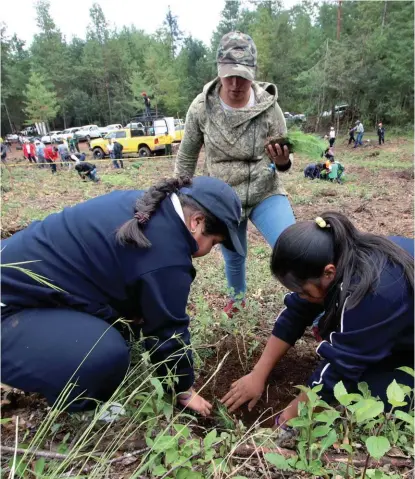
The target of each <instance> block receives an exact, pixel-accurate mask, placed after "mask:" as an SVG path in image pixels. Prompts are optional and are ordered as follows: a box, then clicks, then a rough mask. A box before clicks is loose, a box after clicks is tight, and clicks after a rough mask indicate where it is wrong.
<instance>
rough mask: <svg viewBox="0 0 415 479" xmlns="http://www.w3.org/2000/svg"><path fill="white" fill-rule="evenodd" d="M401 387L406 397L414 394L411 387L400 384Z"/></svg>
mask: <svg viewBox="0 0 415 479" xmlns="http://www.w3.org/2000/svg"><path fill="white" fill-rule="evenodd" d="M398 384H399V383H398ZM399 386H400V387H401V389H402V391H403V392H404V394H405V395H406V396H410V395H411V394H412V392H413V389H412V388H411V387H410V386H407V385H406V384H399Z"/></svg>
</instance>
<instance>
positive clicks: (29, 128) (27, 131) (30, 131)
mask: <svg viewBox="0 0 415 479" xmlns="http://www.w3.org/2000/svg"><path fill="white" fill-rule="evenodd" d="M36 133H37V130H36V127H35V126H27V127H26V128H24V129H23V130H22V135H25V136H31V135H36Z"/></svg>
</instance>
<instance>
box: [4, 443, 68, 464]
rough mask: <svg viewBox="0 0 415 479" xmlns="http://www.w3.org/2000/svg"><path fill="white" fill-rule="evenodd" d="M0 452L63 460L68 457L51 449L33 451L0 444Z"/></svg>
mask: <svg viewBox="0 0 415 479" xmlns="http://www.w3.org/2000/svg"><path fill="white" fill-rule="evenodd" d="M0 452H1V453H10V454H14V453H15V452H16V454H32V455H33V456H37V457H46V458H48V459H60V460H62V461H64V460H65V459H67V458H68V455H67V454H59V453H58V452H52V451H34V450H33V449H23V448H21V447H11V446H1V449H0Z"/></svg>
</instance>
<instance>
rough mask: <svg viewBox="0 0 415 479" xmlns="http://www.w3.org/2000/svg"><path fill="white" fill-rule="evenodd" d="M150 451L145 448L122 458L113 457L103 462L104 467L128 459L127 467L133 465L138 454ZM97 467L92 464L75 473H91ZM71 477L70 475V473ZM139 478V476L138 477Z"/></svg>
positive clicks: (137, 458)
mask: <svg viewBox="0 0 415 479" xmlns="http://www.w3.org/2000/svg"><path fill="white" fill-rule="evenodd" d="M149 450H150V447H146V448H144V449H138V450H137V451H132V452H128V453H127V454H123V455H122V456H119V457H114V458H113V459H110V460H109V461H106V462H105V465H106V466H109V465H111V464H116V463H118V462H123V461H125V460H126V459H130V460H131V461H129V462H128V465H130V464H133V463H134V462H136V461H138V460H139V459H140V457H139V456H138V454H142V453H143V452H147V451H149ZM137 456H138V457H137ZM96 466H97V464H96V463H95V464H92V465H91V466H85V467H83V468H82V469H80V470H79V471H77V473H76V475H79V474H85V473H87V472H90V471H92V470H93V469H94V468H95V467H96ZM71 475H72V471H71ZM140 477H141V476H140Z"/></svg>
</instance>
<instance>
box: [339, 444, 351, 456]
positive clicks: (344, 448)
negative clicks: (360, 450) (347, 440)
mask: <svg viewBox="0 0 415 479" xmlns="http://www.w3.org/2000/svg"><path fill="white" fill-rule="evenodd" d="M340 449H343V450H345V451H346V452H348V453H349V454H352V453H353V448H352V446H351V445H350V444H342V445H341V446H340Z"/></svg>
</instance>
